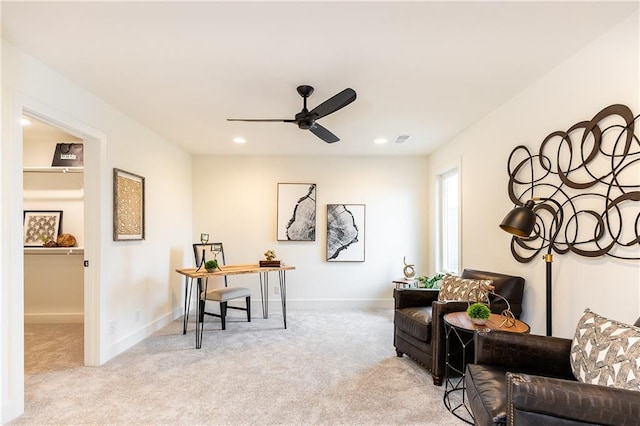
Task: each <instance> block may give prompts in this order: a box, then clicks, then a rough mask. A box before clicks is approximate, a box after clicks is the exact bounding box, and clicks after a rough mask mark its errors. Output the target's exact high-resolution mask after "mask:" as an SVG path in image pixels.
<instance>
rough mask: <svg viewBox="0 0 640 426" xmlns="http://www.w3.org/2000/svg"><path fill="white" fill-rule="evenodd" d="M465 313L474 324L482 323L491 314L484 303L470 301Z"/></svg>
mask: <svg viewBox="0 0 640 426" xmlns="http://www.w3.org/2000/svg"><path fill="white" fill-rule="evenodd" d="M467 315H468V316H469V318H471V322H473V323H474V324H476V325H484V324H486V323H487V320H488V319H489V317H490V316H491V310H490V309H489V307H488V306H487V305H485V304H484V303H472V304H471V305H469V307H468V308H467Z"/></svg>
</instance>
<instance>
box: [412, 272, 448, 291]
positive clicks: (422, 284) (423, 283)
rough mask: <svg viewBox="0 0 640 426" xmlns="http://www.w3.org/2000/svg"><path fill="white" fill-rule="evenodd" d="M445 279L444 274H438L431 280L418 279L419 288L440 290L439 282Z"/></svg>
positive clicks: (426, 278)
mask: <svg viewBox="0 0 640 426" xmlns="http://www.w3.org/2000/svg"><path fill="white" fill-rule="evenodd" d="M443 277H444V275H442V274H436V275H434V276H433V277H431V278H429V277H426V276H424V277H418V278H417V280H418V283H419V284H418V287H419V288H433V289H437V288H438V282H439V281H440V280H442V278H443Z"/></svg>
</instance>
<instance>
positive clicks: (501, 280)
mask: <svg viewBox="0 0 640 426" xmlns="http://www.w3.org/2000/svg"><path fill="white" fill-rule="evenodd" d="M461 277H462V278H471V279H482V280H493V285H494V286H495V292H496V293H497V294H499V295H500V296H502V297H504V298H505V299H507V300H508V301H509V304H510V305H511V311H512V312H513V314H514V315H515V317H516V318H519V317H520V314H521V313H522V293H523V290H524V278H522V277H515V276H511V275H504V274H499V273H495V272H486V271H477V270H473V269H465V270H464V271H463V272H462V275H461ZM393 297H394V299H395V312H394V336H393V344H394V346H395V348H396V354H397V355H398V356H399V357H402V356H403V355H404V354H407V355H408V356H409V357H410V358H412V359H414V360H415V361H417V362H418V363H419V364H421V365H422V366H424V367H425V368H427V369H428V370H429V371H431V375H432V376H433V383H434V384H435V385H438V386H440V385H441V384H442V380H443V377H444V368H445V350H446V347H445V346H446V344H445V333H444V320H443V319H442V317H443V316H444V314H446V313H449V312H457V311H464V310H466V309H467V305H468V303H467V302H466V301H448V302H438V290H432V289H414V288H405V289H396V290H394V292H393ZM490 305H491V311H492V312H494V313H498V314H499V313H500V312H502V311H503V310H504V309H505V308H506V303H505V302H504V301H503V300H501V299H498V298H496V297H495V296H490Z"/></svg>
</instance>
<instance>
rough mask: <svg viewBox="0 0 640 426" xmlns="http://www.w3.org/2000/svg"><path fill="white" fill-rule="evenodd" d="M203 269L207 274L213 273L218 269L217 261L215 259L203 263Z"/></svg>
mask: <svg viewBox="0 0 640 426" xmlns="http://www.w3.org/2000/svg"><path fill="white" fill-rule="evenodd" d="M204 269H206V270H207V272H215V270H216V269H218V261H217V260H215V259H214V260H207V261H206V262H204Z"/></svg>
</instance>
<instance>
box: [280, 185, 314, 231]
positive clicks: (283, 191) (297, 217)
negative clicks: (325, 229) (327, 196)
mask: <svg viewBox="0 0 640 426" xmlns="http://www.w3.org/2000/svg"><path fill="white" fill-rule="evenodd" d="M277 222H278V223H277V240H278V241H315V240H316V184H315V183H279V184H278V212H277Z"/></svg>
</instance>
